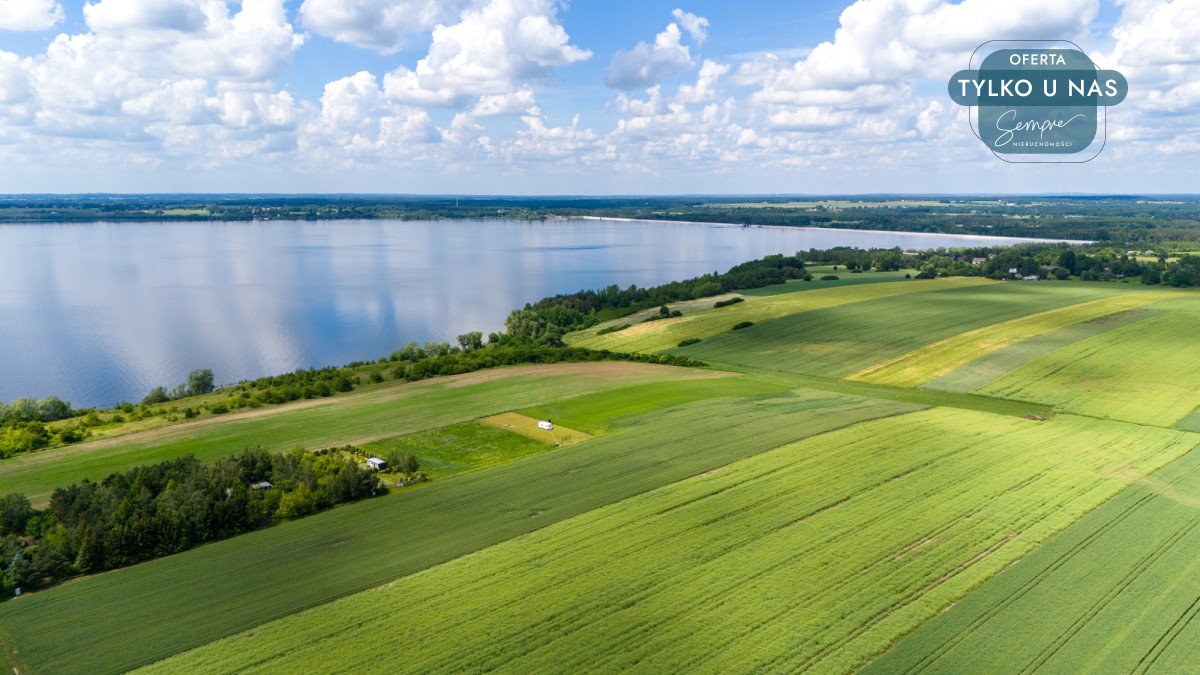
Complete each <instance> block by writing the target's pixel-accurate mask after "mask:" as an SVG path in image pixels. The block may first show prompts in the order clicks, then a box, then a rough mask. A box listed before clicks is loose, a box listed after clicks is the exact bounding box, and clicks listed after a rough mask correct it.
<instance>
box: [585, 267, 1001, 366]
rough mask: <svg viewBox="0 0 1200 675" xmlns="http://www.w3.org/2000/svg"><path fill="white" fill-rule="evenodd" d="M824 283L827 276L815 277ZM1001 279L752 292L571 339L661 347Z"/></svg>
mask: <svg viewBox="0 0 1200 675" xmlns="http://www.w3.org/2000/svg"><path fill="white" fill-rule="evenodd" d="M812 283H814V284H820V283H823V282H812ZM980 285H985V286H991V285H997V284H996V283H995V282H989V281H986V280H982V279H973V278H965V277H958V278H952V279H930V280H927V281H907V282H904V283H890V284H862V285H851V286H828V287H821V286H817V287H816V288H815V289H814V290H806V291H803V292H796V293H783V294H778V295H770V296H765V297H753V296H747V297H746V301H745V302H740V303H738V304H736V305H731V306H729V307H722V308H720V309H714V308H713V307H712V305H711V303H709V305H708V308H707V309H704V310H702V311H699V312H693V313H690V314H689V313H685V314H684V316H681V317H678V318H674V319H663V320H661V321H653V322H650V323H640V324H634V325H633V326H631V327H629V328H626V329H625V330H623V331H619V332H616V333H608V334H606V335H596V334H595V333H596V330H598V329H596V328H590V329H588V330H586V331H580V332H577V333H572V334H570V335H568V336H567V337H566V341H567V343H568V344H571V345H573V346H577V347H588V348H591V349H610V350H613V351H623V352H658V351H664V350H667V349H672V348H674V347H675V346H676V345H678V344H679V342H680V341H682V340H685V339H689V338H707V337H710V336H713V335H718V334H720V333H724V332H726V331H728V330H729V329H730V327H731V326H733V325H734V324H735V323H739V322H741V321H753V322H756V323H757V322H760V321H766V320H768V319H776V318H779V317H784V316H789V315H795V314H799V313H805V312H811V311H814V310H819V309H822V308H826V307H836V306H839V305H847V304H855V303H860V302H864V301H868V300H879V299H881V298H891V297H895V296H901V295H908V294H912V293H922V292H926V291H930V290H936V289H948V288H961V287H967V286H980Z"/></svg>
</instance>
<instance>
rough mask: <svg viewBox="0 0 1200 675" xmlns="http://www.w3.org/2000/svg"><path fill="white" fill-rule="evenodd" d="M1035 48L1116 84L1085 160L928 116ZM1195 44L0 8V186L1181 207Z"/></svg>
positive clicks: (1156, 14)
mask: <svg viewBox="0 0 1200 675" xmlns="http://www.w3.org/2000/svg"><path fill="white" fill-rule="evenodd" d="M1033 36H1036V37H1045V38H1050V37H1054V38H1068V39H1073V40H1075V41H1077V42H1079V43H1080V44H1081V45H1083V46H1084V48H1085V49H1086V50H1087V51H1088V52H1089V54H1091V55H1092V56H1093V58H1096V59H1097V60H1098V62H1100V63H1101V65H1102V66H1104V67H1115V68H1120V69H1121V70H1122V71H1123V72H1125V73H1126V75H1127V77H1129V80H1130V83H1131V94H1130V97H1129V99H1128V100H1127V101H1126V102H1125V103H1123V104H1122V105H1121V106H1120V107H1119V108H1116V109H1114V110H1113V111H1111V112H1110V115H1109V120H1110V127H1109V146H1108V147H1107V148H1106V150H1105V152H1104V154H1103V155H1102V156H1101V157H1100V158H1099V159H1097V161H1095V162H1092V163H1090V164H1088V165H1084V166H1058V167H1016V168H1014V167H1009V166H1006V165H1003V163H1001V162H998V160H996V159H995V158H994V157H992V156H991V155H990V153H988V152H987V151H986V149H985V148H983V147H982V146H981V144H979V143H978V142H977V141H975V140H974V139H973V138H972V137H971V136H970V131H969V128H968V126H967V123H966V118H965V116H964V115H965V111H964V109H961V108H958V107H957V106H955V105H954V104H953V103H951V102H950V101H949V99H948V97H946V95H945V81H946V78H947V77H948V76H949V75H950V74H952V73H953V71H954V70H956V69H957V68H960V67H964V65H965V61H966V59H967V57H968V56H969V54H970V51H971V49H973V46H974V45H977V44H978V43H979V42H981V41H983V40H985V39H1000V38H1012V37H1021V38H1027V37H1033ZM1198 44H1200V0H1122V1H1120V2H1114V1H1112V0H1061V1H1060V2H1055V3H1045V2H1044V1H1042V0H1037V1H1034V0H1011V1H1010V2H1005V3H997V2H994V1H992V0H858V1H857V2H849V1H848V0H839V1H829V0H817V1H812V2H781V1H775V0H771V1H767V2H754V3H730V2H716V1H697V2H658V1H641V2H637V1H632V0H619V1H606V2H599V1H597V0H572V2H570V3H561V2H554V0H444V1H437V0H244V1H243V2H237V1H235V0H89V1H87V2H83V1H79V0H0V191H3V192H75V191H115V192H155V191H281V192H406V193H418V192H423V193H478V194H482V193H572V194H581V193H643V192H644V193H683V192H688V193H699V192H710V193H714V192H716V193H742V192H762V193H775V192H789V193H828V192H844V193H866V192H1026V191H1028V192H1053V191H1076V192H1113V191H1142V192H1151V191H1159V192H1174V191H1179V192H1183V191H1193V190H1194V188H1193V187H1192V185H1191V183H1190V181H1188V180H1187V178H1186V176H1187V175H1189V172H1194V171H1195V169H1197V168H1198V167H1196V166H1195V163H1196V160H1195V158H1196V156H1197V150H1200V145H1198V144H1197V141H1196V140H1195V139H1196V133H1195V132H1196V131H1198V130H1200V123H1198V121H1197V119H1196V116H1195V115H1194V114H1193V113H1192V110H1193V109H1194V108H1195V107H1196V104H1198V103H1200V91H1197V88H1196V87H1195V86H1194V85H1193V84H1192V83H1193V82H1195V81H1198V80H1200V65H1198V64H1200V47H1197V45H1198ZM813 50H816V51H815V52H814V51H813Z"/></svg>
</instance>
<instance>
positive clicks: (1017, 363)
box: [921, 308, 1200, 431]
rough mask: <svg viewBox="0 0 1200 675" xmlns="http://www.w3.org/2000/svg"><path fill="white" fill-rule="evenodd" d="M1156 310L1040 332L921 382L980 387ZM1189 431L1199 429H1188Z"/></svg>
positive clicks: (958, 388) (938, 386)
mask: <svg viewBox="0 0 1200 675" xmlns="http://www.w3.org/2000/svg"><path fill="white" fill-rule="evenodd" d="M1154 314H1155V310H1151V309H1144V308H1143V309H1131V310H1129V311H1127V312H1120V313H1118V314H1112V315H1109V316H1106V317H1103V318H1100V319H1094V320H1092V321H1084V322H1082V323H1077V324H1072V325H1070V326H1067V327H1066V328H1060V329H1058V330H1052V331H1050V332H1048V333H1042V334H1041V335H1037V336H1034V337H1031V338H1029V339H1026V340H1022V341H1020V342H1015V343H1013V344H1010V345H1007V346H1005V347H1003V348H1001V349H999V350H997V351H994V352H991V353H988V354H985V355H983V356H981V357H979V358H978V359H975V360H974V361H969V362H967V363H965V364H963V365H961V366H959V367H958V368H955V369H954V370H951V371H950V372H948V373H946V374H944V375H941V376H940V377H937V378H935V379H933V380H930V381H929V382H927V383H925V384H923V385H921V386H922V387H924V388H927V389H937V390H941V391H948V392H956V393H966V392H971V391H975V390H977V389H980V388H982V387H983V386H984V385H986V384H988V383H990V382H993V381H995V380H997V379H999V378H1001V377H1003V376H1005V375H1007V374H1008V373H1010V372H1012V371H1014V370H1016V369H1017V368H1020V367H1021V366H1024V365H1025V364H1027V363H1032V362H1033V361H1035V360H1037V359H1039V358H1041V357H1043V356H1045V355H1046V354H1049V353H1050V352H1053V351H1055V350H1056V349H1062V348H1063V347H1066V346H1068V345H1072V344H1075V343H1076V342H1079V341H1080V340H1086V339H1087V338H1090V337H1094V336H1096V335H1100V334H1101V333H1105V332H1107V331H1110V330H1116V329H1117V328H1121V327H1123V326H1128V325H1131V324H1134V323H1137V322H1138V321H1143V320H1145V319H1148V318H1150V317H1151V316H1154ZM1189 431H1200V429H1190V430H1189Z"/></svg>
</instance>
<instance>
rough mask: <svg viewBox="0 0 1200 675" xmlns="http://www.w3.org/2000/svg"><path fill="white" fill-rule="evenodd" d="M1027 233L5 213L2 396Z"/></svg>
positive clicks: (364, 354)
mask: <svg viewBox="0 0 1200 675" xmlns="http://www.w3.org/2000/svg"><path fill="white" fill-rule="evenodd" d="M1017 241H1021V240H1017V239H1004V238H1000V237H963V236H953V235H920V234H904V233H893V232H864V231H847V230H818V229H799V228H767V227H750V228H743V227H736V226H733V227H731V226H720V225H702V224H694V223H663V222H631V221H601V220H562V221H547V222H523V221H444V220H443V221H378V220H372V221H324V222H249V223H247V222H205V223H103V222H99V223H79V224H76V223H71V224H47V223H37V224H0V400H5V401H11V400H12V399H14V398H17V397H20V396H36V397H39V398H40V397H43V396H46V395H49V394H57V395H58V396H60V397H62V398H64V399H66V400H69V401H71V402H72V403H74V404H75V405H76V406H85V405H88V406H90V405H109V404H113V403H116V402H119V401H122V400H130V401H135V402H136V401H138V400H140V399H141V397H142V396H144V395H145V394H146V392H147V391H149V390H150V388H152V387H154V386H156V385H165V386H167V387H168V388H169V387H172V386H174V385H176V384H179V383H180V382H182V381H183V380H184V379H185V378H186V375H187V373H188V372H189V371H190V370H192V369H195V368H212V369H213V371H214V373H215V375H216V379H217V382H219V383H232V382H236V381H238V380H241V379H246V378H254V377H258V376H262V375H270V374H277V373H283V372H287V371H291V370H295V369H296V368H308V367H314V366H326V365H341V364H344V363H348V362H350V361H355V360H367V359H375V358H379V357H381V356H384V355H386V354H389V353H391V352H392V351H393V350H395V349H396V348H398V347H400V346H402V345H404V344H405V343H407V342H409V341H413V340H415V341H417V342H425V341H429V340H434V341H439V342H440V341H453V339H454V337H455V336H456V335H459V334H461V333H465V332H467V331H469V330H482V331H484V333H487V332H488V331H494V330H499V329H500V328H502V327H503V325H504V318H505V317H506V316H507V315H508V312H509V311H510V310H512V309H515V308H518V307H521V306H523V305H524V304H525V303H526V302H531V301H534V300H537V299H539V298H542V297H545V296H547V295H553V294H555V293H565V292H570V291H575V290H579V289H581V288H599V287H603V286H607V285H610V284H614V283H615V284H620V285H622V286H627V285H629V284H637V285H639V286H650V285H655V284H660V283H664V282H667V281H671V280H675V279H683V278H687V277H691V276H695V275H698V274H703V273H705V272H712V271H722V272H723V271H725V270H726V269H728V268H729V267H731V266H732V265H735V264H737V263H739V262H743V261H746V260H750V259H753V258H759V257H762V256H764V255H768V254H773V253H788V254H791V253H795V252H796V251H798V250H807V249H810V248H829V247H832V246H859V247H892V246H900V247H903V248H906V249H908V248H937V247H942V246H947V247H953V246H967V245H985V244H1009V243H1014V242H1017Z"/></svg>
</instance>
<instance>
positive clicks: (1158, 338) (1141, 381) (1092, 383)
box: [978, 296, 1200, 426]
mask: <svg viewBox="0 0 1200 675" xmlns="http://www.w3.org/2000/svg"><path fill="white" fill-rule="evenodd" d="M1155 309H1157V310H1160V313H1158V314H1156V315H1155V316H1152V317H1150V318H1147V319H1146V320H1144V321H1139V322H1137V323H1135V324H1131V325H1127V326H1124V327H1121V328H1118V329H1116V330H1111V331H1107V332H1104V333H1101V334H1100V335H1097V336H1095V337H1091V338H1088V339H1086V340H1081V341H1079V342H1076V343H1074V344H1072V345H1070V346H1067V347H1064V348H1062V349H1059V350H1056V351H1053V352H1051V353H1049V354H1047V355H1045V356H1043V357H1041V358H1039V359H1036V360H1034V361H1033V362H1031V363H1029V364H1028V365H1025V366H1023V367H1021V368H1018V369H1016V370H1014V371H1012V372H1011V373H1009V374H1007V375H1005V376H1004V377H1001V378H999V379H997V380H996V381H994V382H992V383H991V384H988V385H987V386H984V387H982V388H980V389H979V390H978V391H979V393H982V394H987V395H990V396H998V397H1003V398H1013V399H1019V400H1025V401H1033V402H1037V403H1045V404H1047V405H1052V406H1055V407H1056V408H1059V409H1061V410H1066V411H1070V412H1075V413H1080V414H1084V415H1091V416H1095V417H1101V418H1107V419H1118V420H1126V421H1131V422H1141V423H1145V424H1154V425H1158V426H1172V425H1175V424H1176V423H1178V422H1179V421H1180V420H1182V419H1184V418H1185V417H1187V416H1188V415H1189V414H1191V413H1192V411H1194V410H1196V408H1197V407H1200V341H1197V340H1196V339H1195V329H1196V326H1198V325H1200V299H1198V298H1196V297H1194V296H1189V297H1186V298H1184V299H1179V300H1173V301H1170V302H1165V303H1160V304H1158V305H1156V306H1155Z"/></svg>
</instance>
